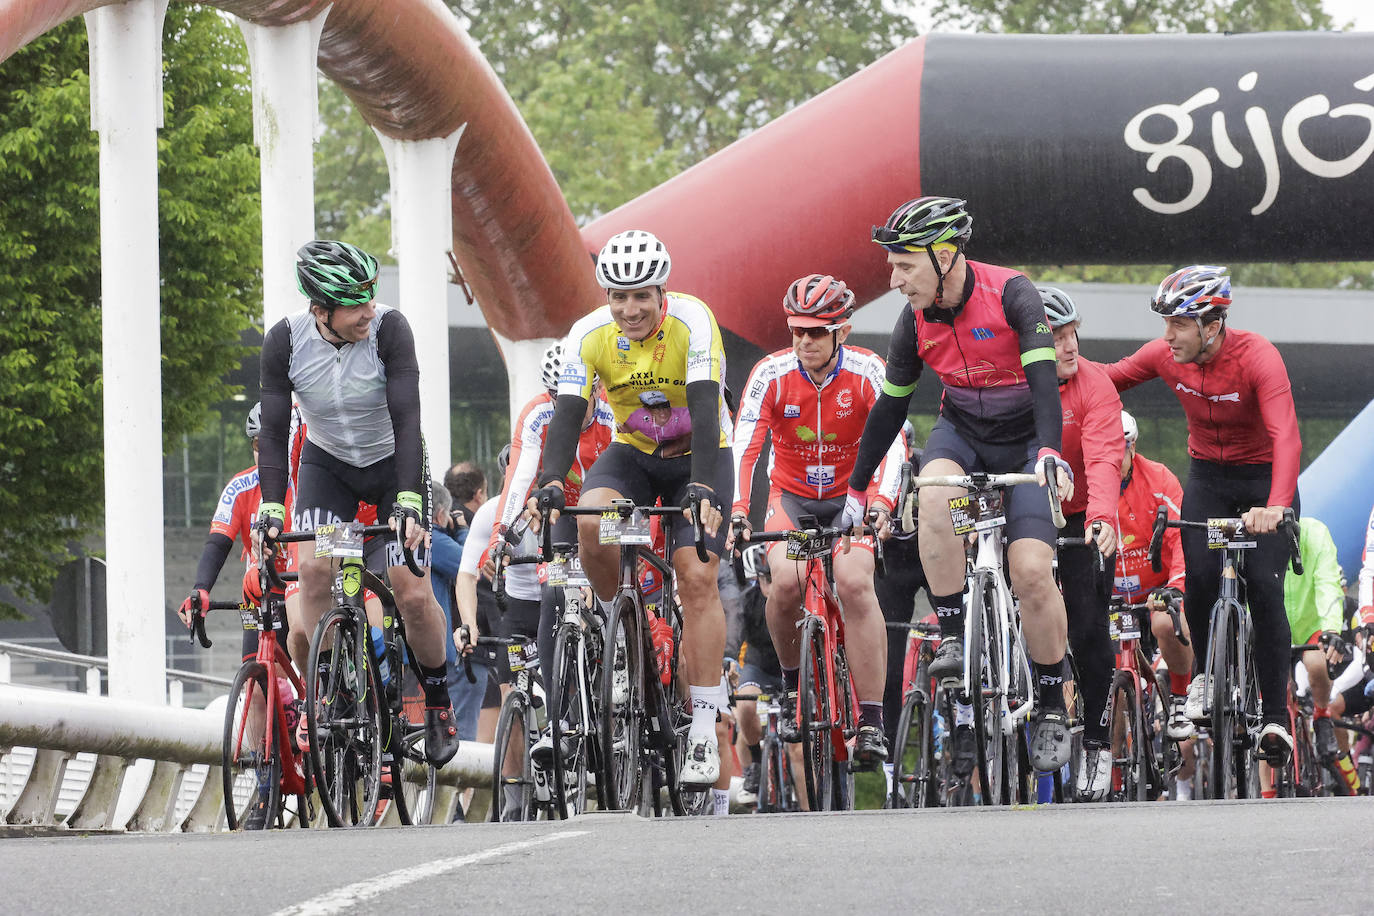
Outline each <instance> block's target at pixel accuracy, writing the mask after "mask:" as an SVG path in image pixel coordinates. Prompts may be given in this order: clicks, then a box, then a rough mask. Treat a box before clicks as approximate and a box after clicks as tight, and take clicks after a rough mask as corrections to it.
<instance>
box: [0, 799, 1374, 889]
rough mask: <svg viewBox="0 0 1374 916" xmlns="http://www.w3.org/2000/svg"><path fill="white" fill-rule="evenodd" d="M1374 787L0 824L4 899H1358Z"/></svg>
mask: <svg viewBox="0 0 1374 916" xmlns="http://www.w3.org/2000/svg"><path fill="white" fill-rule="evenodd" d="M1371 864H1374V798H1356V799H1319V800H1293V801H1281V802H1272V801H1271V802H1229V803H1203V802H1193V803H1175V804H1167V803H1156V804H1140V805H1063V806H1044V807H1039V808H1026V809H1013V810H977V809H975V810H970V809H957V810H944V811H902V812H891V811H872V812H861V813H855V814H831V815H771V816H758V815H753V816H750V815H744V816H732V817H729V818H697V819H684V820H672V819H668V820H659V821H651V820H645V819H642V818H639V817H636V816H634V815H628V814H618V813H607V814H589V815H586V816H584V817H582V818H579V819H576V820H573V821H571V822H568V823H567V824H490V825H485V824H484V825H474V824H459V825H455V826H450V827H424V828H415V827H412V828H396V829H378V830H370V831H358V832H344V831H338V830H333V831H326V830H315V831H286V832H271V833H265V834H255V835H243V834H239V835H214V836H208V835H201V836H188V835H176V836H163V835H113V836H77V835H71V836H40V837H22V838H17V837H10V838H6V839H0V912H3V913H24V914H30V913H32V914H44V913H53V914H63V916H70V914H76V913H102V914H105V913H120V914H122V913H176V914H196V916H202V914H203V916H212V914H221V913H223V914H235V916H256V914H302V916H304V914H325V913H375V912H395V913H425V914H442V913H450V912H454V911H455V910H456V911H459V912H463V913H498V912H499V913H541V914H542V913H558V914H563V913H598V914H601V913H608V912H611V913H618V912H628V913H635V914H657V913H690V914H707V913H729V912H742V913H750V914H766V913H813V912H823V913H850V912H859V913H864V914H868V913H911V912H935V911H939V912H946V913H948V912H956V913H963V912H983V913H1018V914H1020V913H1053V914H1056V916H1058V914H1064V913H1094V914H1096V913H1104V912H1110V913H1153V914H1165V913H1178V912H1183V911H1192V912H1196V913H1206V914H1211V913H1246V914H1253V913H1256V912H1261V913H1267V912H1275V911H1276V909H1279V908H1281V911H1286V912H1295V913H1323V914H1333V916H1335V914H1346V913H1348V914H1356V913H1359V914H1366V913H1369V912H1370V911H1371V909H1374V902H1372V901H1374V869H1372V868H1371Z"/></svg>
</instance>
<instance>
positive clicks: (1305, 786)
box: [1271, 644, 1344, 798]
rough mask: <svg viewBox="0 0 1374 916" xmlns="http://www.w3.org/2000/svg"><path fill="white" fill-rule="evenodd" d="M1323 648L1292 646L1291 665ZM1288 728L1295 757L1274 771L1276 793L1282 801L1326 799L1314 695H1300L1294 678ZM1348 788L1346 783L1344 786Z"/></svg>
mask: <svg viewBox="0 0 1374 916" xmlns="http://www.w3.org/2000/svg"><path fill="white" fill-rule="evenodd" d="M1321 648H1322V647H1321V646H1317V645H1312V644H1304V645H1300V646H1291V647H1290V648H1289V652H1290V655H1291V659H1290V661H1291V662H1292V663H1294V664H1296V663H1298V662H1300V661H1301V660H1302V657H1303V655H1305V654H1306V653H1308V652H1315V651H1320V650H1321ZM1287 699H1288V728H1289V732H1288V733H1289V734H1290V735H1292V736H1293V753H1292V754H1291V755H1290V756H1289V758H1288V760H1287V762H1285V763H1284V764H1283V766H1278V767H1273V768H1272V771H1271V772H1272V778H1273V781H1274V792H1275V794H1276V795H1277V796H1278V797H1279V798H1311V797H1314V796H1317V795H1325V794H1327V793H1326V786H1325V785H1324V780H1323V777H1322V764H1321V762H1320V758H1319V757H1318V755H1317V745H1316V741H1315V740H1314V738H1313V735H1312V713H1313V711H1314V707H1313V703H1312V695H1311V694H1310V693H1306V694H1303V695H1301V696H1299V695H1298V691H1297V685H1296V684H1294V682H1293V678H1292V677H1289V678H1288V697H1287ZM1336 775H1337V776H1338V777H1339V775H1340V774H1339V773H1337V774H1336ZM1341 784H1342V785H1344V783H1343V782H1342V783H1341Z"/></svg>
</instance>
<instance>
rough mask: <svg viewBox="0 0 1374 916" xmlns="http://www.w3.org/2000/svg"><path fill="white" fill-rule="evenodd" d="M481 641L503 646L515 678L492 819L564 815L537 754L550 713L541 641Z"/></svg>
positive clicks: (498, 743)
mask: <svg viewBox="0 0 1374 916" xmlns="http://www.w3.org/2000/svg"><path fill="white" fill-rule="evenodd" d="M475 643H476V645H479V646H501V647H503V648H504V650H505V652H506V659H507V663H508V665H509V667H510V673H511V676H512V679H511V683H510V690H508V691H507V692H506V697H505V699H504V700H502V701H501V714H500V717H499V718H498V719H497V720H496V738H495V743H494V745H493V746H494V747H495V753H494V754H493V757H492V769H491V787H492V788H491V812H490V814H489V815H488V820H490V821H491V822H492V823H499V822H508V821H534V820H552V819H553V818H554V817H555V815H557V814H558V811H557V806H556V804H555V802H554V794H553V793H554V790H553V785H552V783H553V781H554V780H553V779H552V778H551V777H552V775H553V774H551V773H550V772H549V771H548V770H547V769H545V768H544V767H543V766H540V765H539V764H537V763H536V762H535V760H534V755H533V753H532V751H533V749H534V746H535V744H537V743H538V742H539V736H540V734H541V733H542V732H543V729H544V725H545V719H546V715H545V714H546V713H547V709H548V707H547V704H546V703H545V698H546V694H545V691H544V687H543V683H542V681H541V679H540V677H539V643H538V642H537V640H536V639H535V637H533V636H479V637H477V639H476V640H475ZM541 710H544V713H545V714H541V712H540V711H541ZM562 816H564V817H566V816H567V815H566V813H564V814H563V815H562Z"/></svg>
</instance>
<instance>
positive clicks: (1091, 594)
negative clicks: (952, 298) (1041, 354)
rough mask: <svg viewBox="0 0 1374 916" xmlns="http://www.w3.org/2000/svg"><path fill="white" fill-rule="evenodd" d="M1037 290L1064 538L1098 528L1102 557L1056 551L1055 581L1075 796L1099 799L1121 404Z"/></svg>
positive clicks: (1074, 324)
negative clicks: (1075, 694)
mask: <svg viewBox="0 0 1374 916" xmlns="http://www.w3.org/2000/svg"><path fill="white" fill-rule="evenodd" d="M1036 289H1037V290H1038V291H1039V293H1040V298H1041V300H1042V301H1043V302H1044V305H1045V317H1046V318H1048V319H1049V322H1050V327H1051V328H1052V329H1053V331H1054V357H1055V374H1056V375H1057V376H1058V377H1059V401H1060V404H1061V405H1062V408H1063V411H1064V424H1063V430H1064V431H1063V453H1064V458H1065V459H1066V460H1067V461H1068V462H1069V466H1070V467H1072V468H1073V476H1074V480H1076V481H1078V484H1079V485H1078V486H1077V487H1075V488H1074V493H1073V498H1072V499H1070V500H1067V501H1066V502H1065V503H1064V506H1063V509H1064V519H1065V525H1064V532H1063V533H1064V536H1065V537H1084V536H1085V534H1088V533H1092V532H1094V530H1095V538H1096V541H1097V550H1098V551H1099V552H1100V554H1101V556H1102V559H1103V567H1104V568H1103V570H1102V571H1101V572H1099V571H1098V569H1097V565H1096V563H1095V561H1094V560H1093V558H1092V556H1091V551H1088V550H1083V549H1082V548H1076V549H1075V548H1071V549H1068V550H1063V551H1060V554H1059V582H1060V587H1061V588H1062V590H1063V593H1064V608H1065V610H1066V611H1067V614H1068V622H1069V647H1070V648H1072V649H1073V657H1074V661H1075V662H1076V663H1077V665H1078V677H1079V687H1080V689H1081V690H1082V693H1083V712H1084V716H1083V742H1082V744H1081V745H1080V750H1079V759H1078V760H1077V761H1076V764H1075V766H1074V782H1075V786H1074V789H1075V798H1076V799H1077V800H1078V801H1102V799H1104V798H1105V797H1106V796H1107V790H1108V789H1109V788H1111V781H1112V748H1111V734H1110V727H1109V724H1108V722H1107V719H1106V713H1107V700H1108V694H1109V693H1110V691H1111V685H1112V670H1113V668H1114V666H1115V660H1116V659H1115V653H1114V652H1113V651H1112V638H1111V634H1110V633H1108V631H1107V605H1108V603H1109V601H1110V600H1111V595H1112V578H1113V570H1114V569H1115V566H1116V504H1117V500H1118V498H1119V496H1120V494H1121V461H1122V455H1123V454H1125V451H1126V446H1125V437H1124V435H1123V432H1122V427H1121V398H1120V397H1119V396H1118V395H1117V393H1116V388H1114V387H1113V386H1112V381H1111V379H1109V378H1107V373H1106V370H1104V369H1103V368H1102V366H1101V365H1100V364H1099V363H1095V362H1092V361H1091V360H1087V359H1084V358H1082V357H1081V356H1079V353H1078V326H1079V325H1080V324H1082V318H1081V317H1080V316H1079V313H1078V306H1076V305H1075V304H1074V301H1073V299H1072V298H1071V297H1070V296H1069V294H1068V293H1066V292H1064V291H1063V290H1062V289H1059V288H1058V287H1054V286H1039V287H1036Z"/></svg>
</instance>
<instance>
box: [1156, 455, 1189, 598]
mask: <svg viewBox="0 0 1374 916" xmlns="http://www.w3.org/2000/svg"><path fill="white" fill-rule="evenodd" d="M1163 476H1164V479H1163V480H1162V481H1160V487H1159V489H1160V491H1161V492H1159V493H1156V494H1155V499H1157V500H1160V501H1161V502H1162V503H1163V504H1164V505H1165V506H1166V507H1168V511H1169V518H1171V519H1173V520H1174V521H1178V520H1179V519H1180V518H1182V517H1183V516H1182V514H1181V513H1182V506H1183V485H1182V484H1180V483H1179V482H1178V478H1177V477H1175V476H1174V475H1173V473H1172V472H1170V471H1168V470H1167V469H1166V473H1165V474H1164V475H1163ZM1160 557H1161V559H1162V561H1163V566H1164V569H1165V570H1166V571H1167V572H1168V573H1169V581H1168V582H1166V583H1165V584H1166V585H1171V586H1173V587H1174V588H1176V589H1178V590H1179V591H1183V590H1184V589H1183V585H1184V581H1185V580H1186V578H1187V577H1186V575H1185V573H1186V572H1187V570H1186V568H1185V567H1184V565H1183V534H1182V532H1180V531H1179V530H1178V529H1177V528H1165V529H1164V543H1163V545H1162V546H1161V547H1160Z"/></svg>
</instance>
